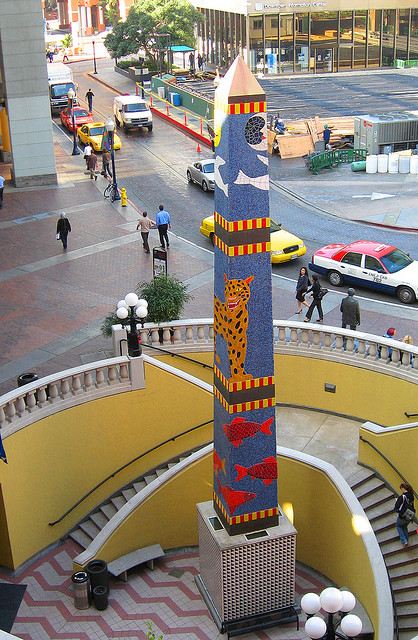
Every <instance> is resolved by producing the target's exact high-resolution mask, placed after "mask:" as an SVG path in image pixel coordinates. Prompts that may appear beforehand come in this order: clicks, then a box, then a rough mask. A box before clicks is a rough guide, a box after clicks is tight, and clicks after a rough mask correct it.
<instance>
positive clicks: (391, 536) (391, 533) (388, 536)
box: [375, 527, 402, 548]
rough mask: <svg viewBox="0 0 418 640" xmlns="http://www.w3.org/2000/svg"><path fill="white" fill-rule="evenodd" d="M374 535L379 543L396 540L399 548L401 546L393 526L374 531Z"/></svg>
mask: <svg viewBox="0 0 418 640" xmlns="http://www.w3.org/2000/svg"><path fill="white" fill-rule="evenodd" d="M375 536H376V538H377V541H378V543H379V545H381V546H382V545H385V544H389V543H390V542H398V546H399V548H400V547H401V546H402V545H401V542H400V540H399V536H398V532H397V531H396V529H395V528H394V527H391V528H390V529H386V530H385V531H375Z"/></svg>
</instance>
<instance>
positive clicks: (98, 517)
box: [90, 511, 109, 531]
mask: <svg viewBox="0 0 418 640" xmlns="http://www.w3.org/2000/svg"><path fill="white" fill-rule="evenodd" d="M90 519H91V520H93V522H94V524H95V525H96V527H98V528H99V529H100V531H101V530H102V529H103V527H104V526H105V525H106V524H107V523H108V522H109V518H106V516H105V515H104V513H102V512H101V511H96V513H92V514H91V516H90Z"/></svg>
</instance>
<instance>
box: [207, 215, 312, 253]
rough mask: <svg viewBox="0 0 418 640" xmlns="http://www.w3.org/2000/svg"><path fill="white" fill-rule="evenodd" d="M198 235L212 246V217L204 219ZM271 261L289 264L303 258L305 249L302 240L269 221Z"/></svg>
mask: <svg viewBox="0 0 418 640" xmlns="http://www.w3.org/2000/svg"><path fill="white" fill-rule="evenodd" d="M200 233H201V234H202V235H204V236H205V237H206V238H209V239H210V240H211V242H212V244H214V237H215V219H214V217H213V216H208V217H207V218H204V219H203V220H202V222H201V225H200ZM270 242H271V261H272V263H273V264H279V263H281V262H290V260H295V259H296V258H300V257H301V256H304V255H305V253H306V247H305V243H304V242H303V240H301V239H300V238H298V237H297V236H294V235H293V233H290V232H289V231H286V230H285V229H282V227H281V225H280V224H278V223H277V222H274V220H270Z"/></svg>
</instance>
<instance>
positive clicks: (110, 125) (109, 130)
mask: <svg viewBox="0 0 418 640" xmlns="http://www.w3.org/2000/svg"><path fill="white" fill-rule="evenodd" d="M106 131H107V134H108V140H109V143H110V157H111V159H112V182H113V187H114V191H113V199H114V200H120V194H119V188H118V183H117V180H116V165H115V148H114V135H115V123H114V122H113V120H110V119H109V120H108V121H107V122H106Z"/></svg>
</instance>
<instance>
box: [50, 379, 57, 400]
mask: <svg viewBox="0 0 418 640" xmlns="http://www.w3.org/2000/svg"><path fill="white" fill-rule="evenodd" d="M48 393H49V401H50V402H51V403H52V402H54V401H55V400H56V399H57V398H58V384H57V383H56V382H50V383H49V385H48Z"/></svg>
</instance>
